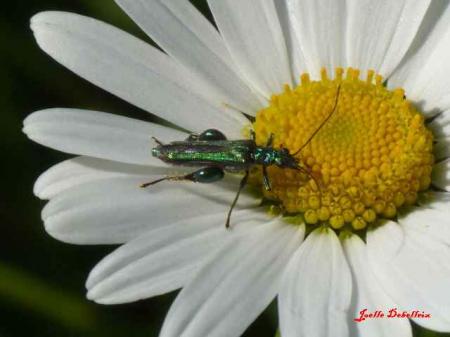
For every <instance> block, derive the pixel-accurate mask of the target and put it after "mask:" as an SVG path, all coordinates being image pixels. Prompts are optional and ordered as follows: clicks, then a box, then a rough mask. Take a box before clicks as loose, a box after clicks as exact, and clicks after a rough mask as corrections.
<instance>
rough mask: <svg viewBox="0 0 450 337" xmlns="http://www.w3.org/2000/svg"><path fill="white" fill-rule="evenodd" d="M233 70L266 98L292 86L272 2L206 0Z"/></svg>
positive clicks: (268, 0) (260, 0) (284, 48)
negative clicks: (233, 67)
mask: <svg viewBox="0 0 450 337" xmlns="http://www.w3.org/2000/svg"><path fill="white" fill-rule="evenodd" d="M208 3H209V7H210V8H211V11H212V13H213V15H214V18H215V20H216V23H217V26H218V27H219V30H220V32H221V34H222V36H223V38H224V40H225V43H226V44H227V47H228V50H229V52H230V54H231V56H232V57H233V60H234V61H235V63H236V67H237V68H238V69H239V70H240V71H241V72H242V74H243V76H245V77H246V79H247V80H248V82H249V83H250V84H251V86H252V87H253V88H254V89H255V90H257V91H258V92H259V93H261V94H262V95H264V96H265V97H266V98H270V97H271V96H272V95H273V94H275V93H279V92H281V91H282V90H283V86H284V85H285V84H289V85H292V77H291V70H290V67H289V57H288V54H287V49H286V44H285V41H284V37H283V32H282V30H281V26H280V22H279V19H278V16H277V11H276V9H275V5H274V2H273V0H240V1H235V0H222V1H216V0H209V1H208Z"/></svg>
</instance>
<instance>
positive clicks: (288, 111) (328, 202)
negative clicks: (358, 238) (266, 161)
mask: <svg viewBox="0 0 450 337" xmlns="http://www.w3.org/2000/svg"><path fill="white" fill-rule="evenodd" d="M336 102H337V103H336ZM333 107H335V109H334V110H333ZM333 111H334V112H333ZM330 116H331V117H330ZM327 117H329V119H328V120H327ZM324 121H326V122H325V123H324V124H323V127H322V128H320V130H319V131H318V132H317V133H316V134H315V136H314V137H313V138H312V140H311V141H310V142H309V143H308V144H307V145H306V146H305V147H304V148H303V149H302V150H301V151H300V152H299V153H298V154H297V155H296V158H297V159H298V160H299V163H300V166H302V167H303V168H305V169H306V170H308V171H309V172H311V173H310V174H305V173H302V172H300V171H297V170H294V169H287V168H280V167H276V166H270V167H269V168H268V177H269V180H270V182H271V185H272V190H271V191H266V190H265V189H264V188H263V187H262V184H261V180H262V179H261V175H262V172H261V170H260V169H259V170H256V171H255V172H252V174H251V179H250V181H251V182H253V183H254V184H257V185H258V186H261V189H262V191H263V193H264V195H265V197H266V198H267V199H269V200H274V201H278V202H279V204H280V208H281V209H282V211H283V212H284V213H287V214H294V215H296V216H297V215H298V216H300V217H303V219H304V221H305V222H306V223H307V224H311V225H313V224H329V225H331V227H333V228H335V229H342V228H344V226H345V227H349V228H352V229H354V230H360V229H363V228H365V227H366V226H367V225H368V224H370V223H374V222H375V221H376V220H377V219H380V218H393V217H395V216H396V214H397V211H398V209H399V207H401V206H403V205H410V204H413V203H414V202H415V201H416V199H417V195H418V193H419V192H420V191H424V190H426V189H428V187H429V185H430V182H431V170H432V165H433V162H434V158H433V155H432V147H433V137H432V134H431V132H430V131H429V130H428V129H427V128H426V127H425V124H424V119H423V117H422V115H421V114H420V113H419V112H418V111H417V110H416V109H415V108H414V106H413V105H412V104H411V103H410V102H409V101H408V100H406V98H405V95H404V91H403V90H402V89H397V90H394V91H389V90H387V89H386V88H385V86H383V83H382V78H381V76H375V74H374V72H372V71H370V72H369V73H368V75H367V78H366V79H365V80H361V79H360V78H359V71H358V70H355V69H351V68H350V69H347V71H346V73H345V74H344V70H343V69H341V68H339V69H337V70H336V76H335V79H329V78H328V76H327V74H326V71H323V72H322V79H321V80H320V81H311V80H310V78H309V76H308V74H304V75H302V77H301V84H300V85H298V86H297V87H296V88H294V89H292V88H290V87H289V86H286V88H285V90H284V92H283V93H281V94H279V95H274V96H273V97H272V98H271V101H270V105H269V106H268V107H267V108H264V109H262V110H261V111H259V112H258V113H257V116H256V120H255V122H254V124H253V128H254V130H255V134H256V142H257V144H258V145H260V146H264V145H265V144H266V142H267V139H268V138H269V137H270V135H271V134H273V137H274V142H273V147H275V148H280V147H285V148H287V149H289V151H290V153H291V154H294V153H296V152H297V151H298V150H299V149H301V148H302V147H303V146H304V145H305V143H306V142H307V140H308V139H309V138H310V137H311V135H313V134H314V132H315V131H316V130H317V129H318V128H319V126H320V125H321V124H322V123H323V122H324Z"/></svg>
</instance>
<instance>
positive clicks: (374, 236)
mask: <svg viewBox="0 0 450 337" xmlns="http://www.w3.org/2000/svg"><path fill="white" fill-rule="evenodd" d="M413 218H414V213H411V217H409V218H403V219H401V220H399V221H401V222H403V225H402V226H399V225H397V224H395V223H393V222H388V223H386V224H385V225H383V226H381V227H379V228H377V229H376V230H374V231H369V232H368V239H367V247H368V250H367V251H368V256H369V263H370V265H371V268H372V270H373V272H374V275H375V276H376V277H377V279H378V281H379V282H380V284H381V286H382V288H383V289H384V290H385V291H386V293H388V295H389V296H390V297H391V298H392V299H393V300H394V301H395V302H396V303H397V305H398V307H397V309H398V310H399V311H401V312H403V311H414V310H418V311H424V312H426V313H429V314H431V317H430V318H424V319H417V318H415V319H413V320H414V321H415V322H416V323H417V324H419V325H421V326H423V327H425V328H428V329H432V330H436V331H442V332H443V331H450V293H449V287H448V285H449V282H450V268H449V267H448V260H449V259H450V248H449V247H448V245H445V244H442V243H439V242H438V241H435V240H434V239H432V238H430V237H427V236H426V235H423V234H421V235H418V232H417V231H415V230H414V229H410V228H408V219H413ZM423 225H424V226H426V225H428V223H424V224H423Z"/></svg>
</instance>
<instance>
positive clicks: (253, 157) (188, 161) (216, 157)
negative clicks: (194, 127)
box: [142, 129, 304, 227]
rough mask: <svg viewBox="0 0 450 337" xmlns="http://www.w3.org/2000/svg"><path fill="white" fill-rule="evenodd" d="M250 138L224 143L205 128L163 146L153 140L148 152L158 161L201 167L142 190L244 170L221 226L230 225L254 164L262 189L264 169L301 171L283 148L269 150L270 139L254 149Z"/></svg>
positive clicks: (266, 180)
mask: <svg viewBox="0 0 450 337" xmlns="http://www.w3.org/2000/svg"><path fill="white" fill-rule="evenodd" d="M252 136H253V137H252V139H244V140H227V138H226V137H225V135H224V134H223V133H222V132H220V131H219V130H216V129H208V130H205V131H204V132H202V133H200V134H192V135H190V136H189V137H188V138H187V139H186V140H185V141H176V142H171V143H169V144H163V143H162V142H161V141H159V140H158V139H156V138H153V139H154V141H155V142H156V143H157V144H158V146H156V147H155V148H153V149H152V155H153V156H154V157H156V158H159V159H160V160H162V161H164V162H166V163H169V164H172V165H183V166H198V167H201V168H200V169H197V170H196V171H194V172H192V173H189V174H185V175H181V176H166V177H163V178H160V179H157V180H154V181H151V182H149V183H145V184H142V187H148V186H151V185H155V184H157V183H159V182H161V181H164V180H189V181H193V182H197V183H207V184H209V183H213V182H215V181H219V180H221V179H222V178H223V177H224V171H230V172H237V171H244V172H245V174H244V177H243V178H242V180H241V183H240V184H239V189H238V192H237V194H236V197H235V198H234V200H233V202H232V204H231V207H230V211H229V212H228V216H227V221H226V222H225V226H226V227H229V225H230V216H231V212H232V211H233V208H234V206H235V205H236V202H237V200H238V198H239V194H240V193H241V190H242V189H243V188H244V186H245V185H246V184H247V179H248V176H249V173H250V169H251V168H252V167H253V166H254V165H260V166H262V173H263V185H264V187H265V188H266V190H270V189H271V185H270V181H269V178H268V175H267V167H268V166H271V165H276V166H278V167H280V168H290V169H294V170H299V171H304V168H302V167H300V166H299V162H298V161H297V159H296V158H295V157H294V156H293V155H291V154H290V153H289V151H288V150H287V149H285V148H281V149H275V148H273V147H272V141H273V137H272V136H270V138H269V139H268V141H267V144H266V146H264V147H261V146H257V145H256V142H255V137H254V134H252Z"/></svg>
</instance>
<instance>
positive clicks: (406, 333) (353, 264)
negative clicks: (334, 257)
mask: <svg viewBox="0 0 450 337" xmlns="http://www.w3.org/2000/svg"><path fill="white" fill-rule="evenodd" d="M343 246H344V251H345V253H346V256H347V260H348V262H349V265H350V269H351V270H352V276H353V300H352V310H351V312H352V315H351V316H350V323H349V326H350V331H351V332H352V334H351V336H352V337H392V336H395V337H411V336H412V331H411V324H410V323H409V321H408V320H406V319H387V318H386V316H387V314H388V312H389V310H391V309H392V308H396V304H395V303H394V302H393V301H392V300H391V299H390V298H389V296H388V295H387V294H386V293H385V292H384V291H383V289H382V288H381V286H380V285H379V284H378V283H377V281H376V278H375V275H373V272H372V270H371V269H370V267H369V266H368V263H367V250H366V245H365V243H364V242H363V241H362V240H361V239H360V238H359V237H358V236H357V235H352V236H351V237H348V238H346V239H345V240H344V241H343ZM364 310H366V312H367V313H373V312H376V311H381V312H382V313H383V314H384V315H385V317H383V318H372V319H370V318H368V319H365V320H364V321H359V322H356V321H355V319H360V317H361V312H362V311H364Z"/></svg>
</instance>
